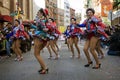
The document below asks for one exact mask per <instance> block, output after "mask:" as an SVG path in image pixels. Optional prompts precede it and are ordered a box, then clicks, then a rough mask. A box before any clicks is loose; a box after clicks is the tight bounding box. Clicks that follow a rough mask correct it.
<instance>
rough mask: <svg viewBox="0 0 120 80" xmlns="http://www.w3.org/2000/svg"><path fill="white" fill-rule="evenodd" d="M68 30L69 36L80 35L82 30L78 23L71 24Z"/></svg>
mask: <svg viewBox="0 0 120 80" xmlns="http://www.w3.org/2000/svg"><path fill="white" fill-rule="evenodd" d="M70 30H71V33H70V34H71V37H75V36H80V34H82V30H81V29H80V28H79V26H78V24H71V25H70Z"/></svg>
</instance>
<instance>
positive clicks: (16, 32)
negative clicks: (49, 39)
mask: <svg viewBox="0 0 120 80" xmlns="http://www.w3.org/2000/svg"><path fill="white" fill-rule="evenodd" d="M12 34H13V37H14V38H17V39H19V38H21V39H25V38H27V39H28V38H29V37H28V34H27V33H26V32H25V31H24V26H23V25H18V26H17V27H14V28H13V32H12Z"/></svg>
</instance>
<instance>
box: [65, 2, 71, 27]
mask: <svg viewBox="0 0 120 80" xmlns="http://www.w3.org/2000/svg"><path fill="white" fill-rule="evenodd" d="M68 25H70V4H69V2H68V0H64V26H65V27H66V26H68Z"/></svg>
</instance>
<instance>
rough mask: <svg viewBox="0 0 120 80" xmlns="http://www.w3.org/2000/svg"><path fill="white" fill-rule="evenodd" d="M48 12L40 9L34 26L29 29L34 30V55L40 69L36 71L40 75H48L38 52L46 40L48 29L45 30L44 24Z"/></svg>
mask: <svg viewBox="0 0 120 80" xmlns="http://www.w3.org/2000/svg"><path fill="white" fill-rule="evenodd" d="M47 15H48V12H47V10H46V9H42V8H41V9H40V10H39V11H38V13H37V17H36V26H35V25H31V28H34V29H35V33H34V55H35V57H36V59H37V60H38V62H39V64H40V66H41V69H40V70H39V71H38V72H39V73H40V74H46V73H48V68H47V66H46V65H45V62H44V61H43V59H42V57H41V55H40V51H41V50H42V49H43V48H44V47H45V46H46V44H47V40H48V37H49V36H48V34H47V31H48V29H47V28H46V25H45V22H46V20H47Z"/></svg>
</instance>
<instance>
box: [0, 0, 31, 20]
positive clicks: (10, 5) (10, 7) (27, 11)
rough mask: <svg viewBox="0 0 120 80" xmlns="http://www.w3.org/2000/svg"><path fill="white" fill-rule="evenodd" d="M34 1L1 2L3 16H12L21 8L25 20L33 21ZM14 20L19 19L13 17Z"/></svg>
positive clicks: (3, 0)
mask: <svg viewBox="0 0 120 80" xmlns="http://www.w3.org/2000/svg"><path fill="white" fill-rule="evenodd" d="M32 1H33V0H0V13H1V15H11V14H13V13H15V12H17V10H18V8H17V7H18V5H19V8H20V10H21V12H22V15H21V16H22V18H23V20H26V19H27V20H32V19H33V15H32V14H33V12H32V11H33V6H32V3H33V2H32ZM12 18H13V19H15V18H17V17H15V16H14V17H12Z"/></svg>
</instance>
